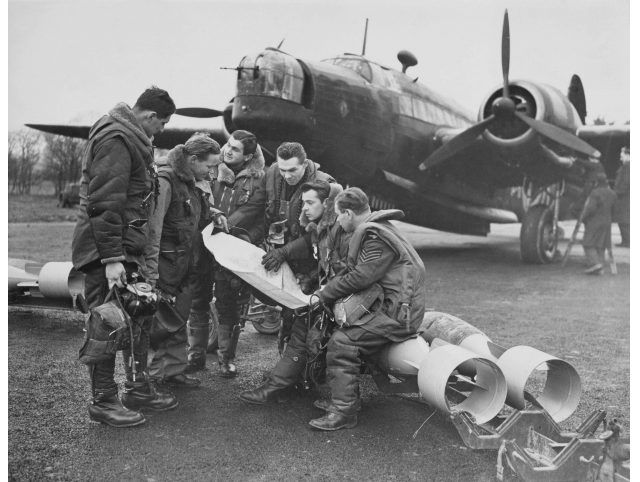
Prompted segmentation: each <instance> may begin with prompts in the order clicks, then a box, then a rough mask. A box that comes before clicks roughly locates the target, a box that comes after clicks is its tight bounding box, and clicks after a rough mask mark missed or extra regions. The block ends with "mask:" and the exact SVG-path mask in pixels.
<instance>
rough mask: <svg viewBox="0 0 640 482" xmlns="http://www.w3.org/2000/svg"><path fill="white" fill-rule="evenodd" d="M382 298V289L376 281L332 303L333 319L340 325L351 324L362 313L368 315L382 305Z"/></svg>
mask: <svg viewBox="0 0 640 482" xmlns="http://www.w3.org/2000/svg"><path fill="white" fill-rule="evenodd" d="M383 299H384V290H383V289H382V286H380V285H379V284H378V283H374V284H372V285H371V286H369V287H368V288H366V289H364V290H362V291H359V292H357V293H353V294H350V295H349V296H345V297H344V298H340V299H339V300H337V301H336V302H335V304H334V305H333V314H334V316H335V321H336V323H337V324H338V326H340V327H343V326H344V327H349V326H353V325H354V324H356V322H357V321H358V320H359V319H361V318H362V317H363V316H364V315H368V314H370V313H372V312H374V311H376V310H377V309H378V308H379V307H380V306H382V301H383Z"/></svg>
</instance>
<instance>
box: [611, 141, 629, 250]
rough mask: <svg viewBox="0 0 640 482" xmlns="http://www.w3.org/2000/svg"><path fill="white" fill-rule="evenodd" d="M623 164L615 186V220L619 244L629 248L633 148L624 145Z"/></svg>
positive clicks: (621, 154) (621, 155)
mask: <svg viewBox="0 0 640 482" xmlns="http://www.w3.org/2000/svg"><path fill="white" fill-rule="evenodd" d="M620 160H621V161H622V165H621V166H620V168H619V169H618V173H617V174H616V183H615V185H614V187H613V189H614V191H615V192H616V195H617V196H618V199H617V200H616V206H615V209H614V220H615V221H617V222H618V227H619V228H620V236H621V238H622V242H621V243H620V244H619V245H618V246H622V247H624V248H628V247H629V246H630V244H631V233H630V228H631V225H630V218H631V207H630V205H631V150H630V149H629V148H628V147H623V148H622V149H621V150H620Z"/></svg>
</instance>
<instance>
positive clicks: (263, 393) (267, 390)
mask: <svg viewBox="0 0 640 482" xmlns="http://www.w3.org/2000/svg"><path fill="white" fill-rule="evenodd" d="M280 390H281V389H280V388H279V387H276V386H273V385H271V384H270V383H269V382H267V383H265V384H264V385H260V386H259V387H258V388H255V389H253V390H247V391H245V392H242V393H241V394H240V395H238V397H239V398H240V400H242V401H243V402H247V403H252V404H254V405H264V404H265V403H267V402H270V401H271V400H273V398H274V395H275V394H276V393H277V392H279V391H280Z"/></svg>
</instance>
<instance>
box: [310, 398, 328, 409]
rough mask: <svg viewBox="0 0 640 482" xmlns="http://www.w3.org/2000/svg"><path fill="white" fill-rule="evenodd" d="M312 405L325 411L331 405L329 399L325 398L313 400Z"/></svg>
mask: <svg viewBox="0 0 640 482" xmlns="http://www.w3.org/2000/svg"><path fill="white" fill-rule="evenodd" d="M313 406H314V407H316V408H319V409H320V410H324V411H325V412H327V411H328V410H329V407H330V406H331V400H327V399H326V398H318V399H317V400H314V401H313Z"/></svg>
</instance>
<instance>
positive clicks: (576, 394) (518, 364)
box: [498, 346, 582, 422]
mask: <svg viewBox="0 0 640 482" xmlns="http://www.w3.org/2000/svg"><path fill="white" fill-rule="evenodd" d="M498 366H499V367H500V368H501V369H502V371H503V372H504V375H505V377H506V378H507V384H508V394H507V403H508V404H509V405H511V406H512V407H514V408H517V409H519V410H522V409H523V408H525V385H526V384H527V382H528V381H529V379H530V378H531V377H532V375H533V374H534V370H537V371H546V380H545V382H544V386H543V387H542V390H541V391H540V392H539V393H532V394H531V395H532V396H533V397H534V398H535V399H536V402H537V403H539V404H540V405H541V406H542V407H543V408H544V409H545V410H546V411H547V412H548V413H549V415H551V417H552V418H553V419H554V420H555V421H556V422H561V421H563V420H566V419H567V418H569V417H570V416H571V414H572V413H573V412H574V411H575V410H576V408H577V407H578V403H579V402H580V394H581V392H582V384H581V382H580V376H579V375H578V372H577V371H576V369H575V368H573V366H571V365H570V364H569V363H567V362H566V361H564V360H561V359H559V358H556V357H555V356H552V355H549V354H548V353H545V352H542V351H540V350H536V349H535V348H532V347H530V346H514V347H513V348H509V349H508V350H507V351H505V352H504V354H503V355H502V356H501V357H500V359H499V360H498Z"/></svg>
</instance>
